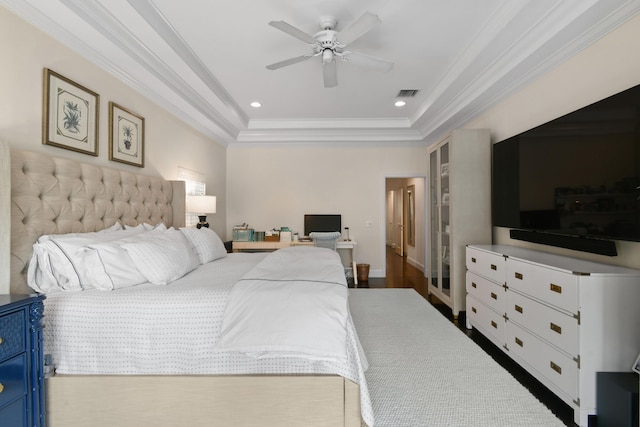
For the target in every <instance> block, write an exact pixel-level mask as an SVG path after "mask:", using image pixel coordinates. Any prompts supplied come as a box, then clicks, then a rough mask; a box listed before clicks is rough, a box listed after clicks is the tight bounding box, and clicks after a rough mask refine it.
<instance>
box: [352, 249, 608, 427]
mask: <svg viewBox="0 0 640 427" xmlns="http://www.w3.org/2000/svg"><path fill="white" fill-rule="evenodd" d="M386 261H387V277H386V278H373V277H372V278H369V280H368V281H367V282H360V283H359V284H358V287H359V288H413V289H415V290H416V291H417V292H418V293H419V294H420V295H422V296H423V297H425V299H427V301H429V302H430V303H431V304H432V305H433V306H434V307H436V308H437V309H438V310H439V311H440V312H441V313H442V314H443V315H444V316H445V317H447V318H448V319H449V320H451V322H452V323H454V324H455V325H456V326H457V327H458V328H460V330H462V331H463V332H464V333H465V334H467V336H469V338H471V339H472V340H473V341H474V342H476V344H478V345H479V346H480V347H481V348H482V349H483V350H485V351H486V352H487V353H488V354H489V355H490V356H491V357H493V358H494V360H496V361H497V362H498V363H499V364H500V365H501V366H503V367H504V368H505V369H507V370H508V371H509V372H510V373H511V374H512V375H513V376H514V377H515V378H516V379H517V380H518V381H520V383H521V384H523V385H524V386H525V387H527V388H528V389H529V391H531V393H532V394H533V395H534V396H535V397H536V398H538V400H540V401H541V402H542V403H544V404H545V405H546V406H547V407H548V408H549V409H550V410H551V411H552V412H553V413H554V414H555V415H556V416H557V417H558V418H559V419H560V420H562V422H564V423H565V425H567V426H569V427H575V426H576V424H575V423H574V422H573V410H572V409H571V407H570V406H569V405H567V404H565V403H564V402H563V401H562V400H560V399H559V398H558V397H557V396H555V395H554V394H553V393H552V392H551V391H549V389H547V388H546V387H545V386H543V385H542V384H541V383H540V382H539V381H538V380H536V379H535V378H534V377H533V376H532V375H531V374H529V373H528V372H526V371H525V370H524V369H523V368H521V367H520V366H518V364H517V363H515V362H514V361H513V360H511V359H510V358H509V357H508V356H507V355H506V354H504V352H503V351H502V350H501V349H500V348H498V347H497V346H496V345H494V344H493V343H492V342H490V341H489V340H488V339H487V338H485V337H484V336H483V335H482V334H480V333H478V332H477V331H476V330H475V329H474V330H468V329H467V328H466V327H465V313H464V312H461V313H460V316H459V317H458V319H457V320H455V321H454V319H453V313H452V311H451V309H450V308H449V307H447V306H446V305H445V304H443V303H442V302H440V301H438V300H437V298H435V297H433V296H431V297H429V296H428V294H427V287H428V286H427V279H426V278H425V277H424V273H423V272H422V271H420V270H419V269H417V268H416V267H414V266H412V265H411V264H409V263H408V262H407V261H406V257H401V256H399V255H396V254H395V253H394V252H393V251H392V250H391V248H389V247H387V259H386ZM589 426H590V427H595V426H596V424H595V419H594V420H590V422H589Z"/></svg>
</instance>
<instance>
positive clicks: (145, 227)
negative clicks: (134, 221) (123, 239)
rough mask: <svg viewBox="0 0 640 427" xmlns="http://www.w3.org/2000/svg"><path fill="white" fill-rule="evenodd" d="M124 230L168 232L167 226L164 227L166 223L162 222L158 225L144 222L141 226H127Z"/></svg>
mask: <svg viewBox="0 0 640 427" xmlns="http://www.w3.org/2000/svg"><path fill="white" fill-rule="evenodd" d="M124 228H125V229H126V230H135V229H140V228H142V229H143V230H144V231H151V230H166V229H167V226H166V225H164V222H161V223H159V224H157V225H153V224H149V223H146V222H143V223H141V224H138V225H135V226H134V225H125V226H124Z"/></svg>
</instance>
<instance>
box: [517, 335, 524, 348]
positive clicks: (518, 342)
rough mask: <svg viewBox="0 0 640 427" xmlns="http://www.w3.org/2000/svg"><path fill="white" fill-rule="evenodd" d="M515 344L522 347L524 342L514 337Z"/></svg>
mask: <svg viewBox="0 0 640 427" xmlns="http://www.w3.org/2000/svg"><path fill="white" fill-rule="evenodd" d="M516 344H518V345H519V346H520V347H524V343H523V342H522V340H521V339H520V338H518V337H516Z"/></svg>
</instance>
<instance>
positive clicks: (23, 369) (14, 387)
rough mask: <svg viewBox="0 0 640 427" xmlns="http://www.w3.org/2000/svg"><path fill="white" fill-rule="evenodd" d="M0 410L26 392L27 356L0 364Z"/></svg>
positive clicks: (20, 356) (22, 355)
mask: <svg viewBox="0 0 640 427" xmlns="http://www.w3.org/2000/svg"><path fill="white" fill-rule="evenodd" d="M0 384H1V386H0V389H2V391H1V392H0V408H1V407H3V406H4V405H6V404H7V403H9V402H11V401H12V400H14V399H16V398H18V397H20V396H22V395H24V394H25V393H26V392H27V356H26V354H24V353H23V354H21V355H19V356H16V357H14V358H12V359H9V360H6V361H4V362H2V363H0Z"/></svg>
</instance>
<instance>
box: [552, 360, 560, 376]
mask: <svg viewBox="0 0 640 427" xmlns="http://www.w3.org/2000/svg"><path fill="white" fill-rule="evenodd" d="M549 366H550V367H551V369H553V370H554V371H556V372H557V373H559V374H560V375H562V368H561V367H560V366H558V365H556V364H555V363H553V361H551V362H549Z"/></svg>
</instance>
